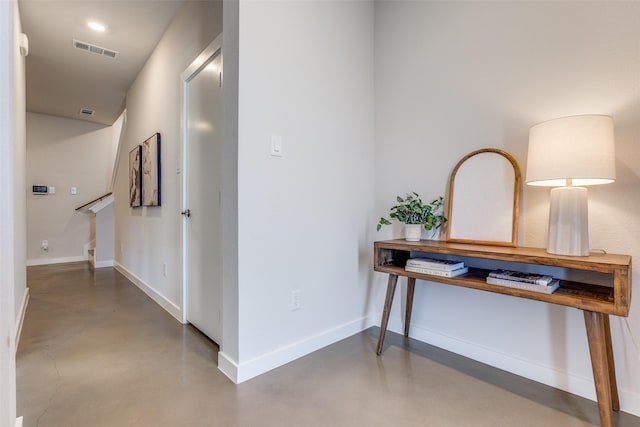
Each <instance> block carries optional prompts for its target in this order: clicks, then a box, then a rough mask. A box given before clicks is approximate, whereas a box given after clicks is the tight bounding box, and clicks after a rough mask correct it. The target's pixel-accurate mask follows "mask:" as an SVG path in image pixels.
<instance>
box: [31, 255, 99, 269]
mask: <svg viewBox="0 0 640 427" xmlns="http://www.w3.org/2000/svg"><path fill="white" fill-rule="evenodd" d="M87 259H88V258H87V256H86V254H85V255H81V256H71V257H64V258H42V259H28V260H27V267H32V266H34V265H48V264H65V263H67V262H79V261H87Z"/></svg>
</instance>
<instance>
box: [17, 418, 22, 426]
mask: <svg viewBox="0 0 640 427" xmlns="http://www.w3.org/2000/svg"><path fill="white" fill-rule="evenodd" d="M16 427H22V417H18V418H16Z"/></svg>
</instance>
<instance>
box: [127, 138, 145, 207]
mask: <svg viewBox="0 0 640 427" xmlns="http://www.w3.org/2000/svg"><path fill="white" fill-rule="evenodd" d="M141 154H142V147H140V146H139V145H136V146H135V148H134V149H133V150H131V151H129V206H131V207H134V208H135V207H138V206H142V193H141V190H142V175H141V174H140V171H141V169H142V155H141Z"/></svg>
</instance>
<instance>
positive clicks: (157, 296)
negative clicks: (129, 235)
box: [114, 261, 182, 323]
mask: <svg viewBox="0 0 640 427" xmlns="http://www.w3.org/2000/svg"><path fill="white" fill-rule="evenodd" d="M114 268H115V269H116V270H118V271H119V272H120V273H122V274H123V275H124V276H125V277H126V278H127V279H129V280H130V281H131V282H132V283H133V284H134V285H136V286H137V287H138V288H140V289H141V290H142V292H144V293H145V294H147V295H148V296H149V298H151V299H152V300H154V301H155V302H156V303H157V304H158V305H159V306H160V307H162V308H164V309H165V310H167V312H169V314H171V315H172V316H173V317H175V318H176V319H178V321H179V322H180V323H182V310H181V309H180V307H178V306H177V305H176V304H174V303H173V302H171V301H170V300H169V299H168V298H167V297H165V296H164V295H162V294H161V293H160V292H158V291H156V290H155V289H153V287H151V285H149V284H148V283H145V282H144V280H142V279H141V278H139V277H138V276H136V275H135V274H133V273H132V272H130V271H129V270H127V269H126V268H125V267H124V266H123V265H122V264H120V263H119V262H118V261H115V262H114Z"/></svg>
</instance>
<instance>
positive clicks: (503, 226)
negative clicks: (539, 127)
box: [447, 148, 522, 247]
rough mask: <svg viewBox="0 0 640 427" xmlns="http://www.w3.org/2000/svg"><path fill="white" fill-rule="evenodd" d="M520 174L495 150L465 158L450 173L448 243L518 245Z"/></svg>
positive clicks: (511, 161) (506, 156) (509, 158)
mask: <svg viewBox="0 0 640 427" xmlns="http://www.w3.org/2000/svg"><path fill="white" fill-rule="evenodd" d="M521 189H522V175H521V173H520V167H519V166H518V162H516V159H515V158H514V157H513V156H512V155H511V154H509V153H507V152H506V151H503V150H499V149H496V148H483V149H480V150H477V151H474V152H472V153H469V154H467V155H466V156H464V157H463V158H462V159H461V160H460V161H459V162H458V164H457V165H456V166H455V167H454V168H453V171H451V178H450V180H449V197H448V200H449V205H448V219H449V221H448V227H447V241H449V242H459V243H475V244H485V245H497V246H514V247H515V246H517V242H518V218H519V213H520V193H521Z"/></svg>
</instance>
